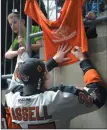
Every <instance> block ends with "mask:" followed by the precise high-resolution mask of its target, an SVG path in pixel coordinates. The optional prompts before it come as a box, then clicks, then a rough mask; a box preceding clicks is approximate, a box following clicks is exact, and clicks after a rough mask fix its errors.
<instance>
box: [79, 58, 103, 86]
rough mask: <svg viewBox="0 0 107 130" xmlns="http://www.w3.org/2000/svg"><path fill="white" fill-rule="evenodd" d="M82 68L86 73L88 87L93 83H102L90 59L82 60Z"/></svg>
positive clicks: (85, 78)
mask: <svg viewBox="0 0 107 130" xmlns="http://www.w3.org/2000/svg"><path fill="white" fill-rule="evenodd" d="M80 68H81V69H82V70H83V72H84V82H85V85H88V84H91V83H97V82H102V79H101V76H100V75H99V74H98V72H97V71H96V70H95V69H94V67H93V65H92V64H91V62H90V60H88V59H84V60H82V61H81V63H80Z"/></svg>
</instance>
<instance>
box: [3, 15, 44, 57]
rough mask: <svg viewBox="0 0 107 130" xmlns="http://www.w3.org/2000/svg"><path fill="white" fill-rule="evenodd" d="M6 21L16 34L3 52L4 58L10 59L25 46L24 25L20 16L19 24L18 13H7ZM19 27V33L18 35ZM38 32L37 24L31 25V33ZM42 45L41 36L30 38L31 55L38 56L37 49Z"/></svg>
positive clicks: (20, 52) (21, 51)
mask: <svg viewBox="0 0 107 130" xmlns="http://www.w3.org/2000/svg"><path fill="white" fill-rule="evenodd" d="M8 22H9V24H10V26H11V29H12V30H13V31H14V33H16V34H17V35H18V36H17V37H16V38H15V39H14V41H13V43H12V44H11V46H10V48H9V50H8V51H7V52H6V53H5V58H7V59H12V58H14V57H16V56H17V55H18V54H22V53H23V51H25V48H26V27H25V20H24V19H23V18H22V19H21V22H20V25H19V14H18V13H10V14H9V15H8ZM19 28H20V35H19ZM37 32H39V27H38V26H32V33H37ZM40 47H42V37H34V38H32V40H31V49H32V57H36V58H39V49H40Z"/></svg>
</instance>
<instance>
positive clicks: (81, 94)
mask: <svg viewBox="0 0 107 130" xmlns="http://www.w3.org/2000/svg"><path fill="white" fill-rule="evenodd" d="M78 99H79V102H80V103H81V104H84V103H85V104H86V106H87V107H92V106H93V98H92V97H91V96H90V95H86V94H85V93H84V92H79V97H78Z"/></svg>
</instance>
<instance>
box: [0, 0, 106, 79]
mask: <svg viewBox="0 0 107 130" xmlns="http://www.w3.org/2000/svg"><path fill="white" fill-rule="evenodd" d="M43 1H44V2H45V4H46V2H47V7H46V10H47V14H48V18H49V17H50V15H49V14H52V10H56V16H55V17H56V19H57V17H58V12H57V5H56V6H53V7H52V1H53V0H43ZM49 1H51V3H50V4H49ZM97 2H99V1H98V0H97ZM6 4H8V0H7V3H6ZM86 4H87V3H86ZM54 5H55V4H54ZM49 7H51V8H49ZM6 9H7V10H6V17H7V14H8V8H6ZM13 9H14V0H13ZM86 10H87V7H86ZM98 14H99V7H98ZM20 17H21V0H20ZM101 21H107V16H102V17H97V18H96V19H95V20H94V22H96V23H98V22H101ZM84 22H87V23H92V22H93V20H88V21H84ZM31 28H32V20H31V19H30V18H29V17H28V16H27V32H26V49H27V52H28V53H29V56H31V39H32V38H34V37H37V36H43V32H42V31H41V32H38V33H34V34H31ZM6 31H7V19H6ZM5 37H7V34H6V35H5ZM12 39H13V37H12ZM6 40H7V38H5V52H6V50H7V48H6V47H7V46H6V45H7V41H6ZM12 41H13V40H12ZM5 70H6V62H5V63H4V75H2V77H3V78H11V77H12V73H13V70H12V65H11V74H7V75H6V71H5Z"/></svg>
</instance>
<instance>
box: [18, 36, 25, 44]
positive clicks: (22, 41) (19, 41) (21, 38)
mask: <svg viewBox="0 0 107 130" xmlns="http://www.w3.org/2000/svg"><path fill="white" fill-rule="evenodd" d="M18 43H19V45H20V46H25V45H24V39H23V37H22V36H20V35H19V36H18Z"/></svg>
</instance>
